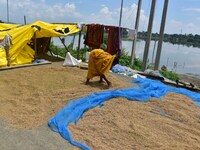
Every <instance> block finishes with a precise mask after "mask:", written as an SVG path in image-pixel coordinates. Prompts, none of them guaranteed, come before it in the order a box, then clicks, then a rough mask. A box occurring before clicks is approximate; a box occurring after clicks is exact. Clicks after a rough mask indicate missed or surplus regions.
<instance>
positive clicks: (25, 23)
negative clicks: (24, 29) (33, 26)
mask: <svg viewBox="0 0 200 150" xmlns="http://www.w3.org/2000/svg"><path fill="white" fill-rule="evenodd" d="M24 24H25V25H26V16H24Z"/></svg>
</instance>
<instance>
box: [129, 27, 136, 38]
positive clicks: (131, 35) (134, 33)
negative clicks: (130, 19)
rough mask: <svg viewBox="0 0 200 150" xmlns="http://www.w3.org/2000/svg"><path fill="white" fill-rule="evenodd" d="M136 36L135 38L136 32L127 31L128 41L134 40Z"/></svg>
mask: <svg viewBox="0 0 200 150" xmlns="http://www.w3.org/2000/svg"><path fill="white" fill-rule="evenodd" d="M136 36H137V33H136V30H133V29H128V39H129V40H134V39H135V37H136Z"/></svg>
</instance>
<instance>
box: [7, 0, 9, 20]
mask: <svg viewBox="0 0 200 150" xmlns="http://www.w3.org/2000/svg"><path fill="white" fill-rule="evenodd" d="M7 22H8V23H9V5H8V0H7Z"/></svg>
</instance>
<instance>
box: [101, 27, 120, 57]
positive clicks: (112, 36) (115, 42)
mask: <svg viewBox="0 0 200 150" xmlns="http://www.w3.org/2000/svg"><path fill="white" fill-rule="evenodd" d="M105 28H106V30H107V31H108V44H107V49H106V52H108V53H110V54H111V55H114V54H116V53H118V56H117V57H120V56H121V50H122V28H120V27H115V26H106V27H105Z"/></svg>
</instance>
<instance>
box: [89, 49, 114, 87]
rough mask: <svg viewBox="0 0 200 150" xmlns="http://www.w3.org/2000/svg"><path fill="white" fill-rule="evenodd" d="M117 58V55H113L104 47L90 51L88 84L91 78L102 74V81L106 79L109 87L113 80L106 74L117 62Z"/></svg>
mask: <svg viewBox="0 0 200 150" xmlns="http://www.w3.org/2000/svg"><path fill="white" fill-rule="evenodd" d="M117 60H118V59H117V58H116V57H115V55H111V54H109V53H107V52H105V51H104V50H102V49H94V50H92V51H91V53H90V57H89V62H88V73H87V80H86V84H88V83H89V80H90V79H92V78H93V77H95V76H100V81H99V82H100V83H101V82H103V79H104V80H105V81H106V83H107V85H108V88H109V87H110V86H111V82H110V81H108V79H107V78H106V76H105V75H106V74H107V73H108V72H109V70H110V68H111V67H112V66H113V65H115V64H116V63H117Z"/></svg>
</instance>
